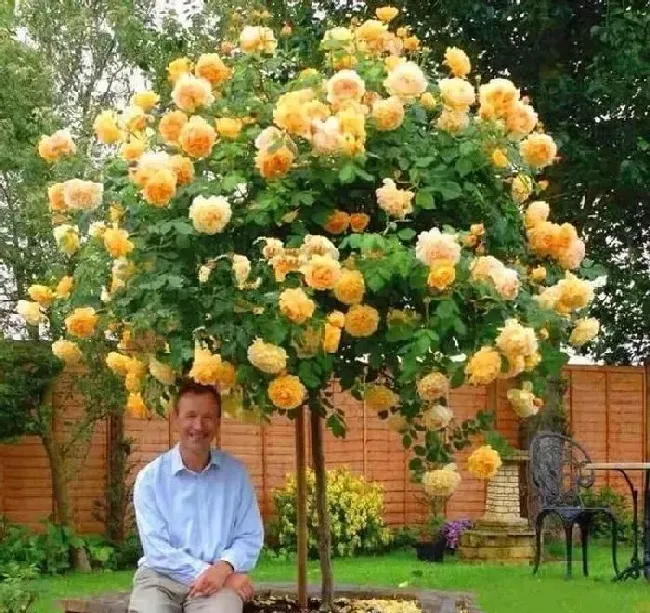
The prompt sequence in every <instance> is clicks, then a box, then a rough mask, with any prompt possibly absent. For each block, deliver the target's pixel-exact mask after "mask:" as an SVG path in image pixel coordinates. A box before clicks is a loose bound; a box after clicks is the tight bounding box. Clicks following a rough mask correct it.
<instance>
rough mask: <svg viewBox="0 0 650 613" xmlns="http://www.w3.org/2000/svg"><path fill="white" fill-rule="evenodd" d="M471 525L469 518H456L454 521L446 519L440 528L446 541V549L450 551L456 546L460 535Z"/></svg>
mask: <svg viewBox="0 0 650 613" xmlns="http://www.w3.org/2000/svg"><path fill="white" fill-rule="evenodd" d="M471 525H472V522H471V520H469V519H457V520H455V521H448V522H447V523H446V524H445V525H444V526H443V528H442V534H443V536H444V537H445V540H446V541H447V549H451V550H452V551H453V550H455V549H457V548H458V543H459V542H460V537H461V535H462V534H463V532H464V531H465V530H467V528H470V527H471Z"/></svg>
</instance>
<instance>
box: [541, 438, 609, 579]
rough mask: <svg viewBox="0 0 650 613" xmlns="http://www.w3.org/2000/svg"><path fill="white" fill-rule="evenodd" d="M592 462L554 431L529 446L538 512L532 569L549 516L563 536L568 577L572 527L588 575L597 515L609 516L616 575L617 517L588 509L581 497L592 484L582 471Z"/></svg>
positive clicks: (589, 474) (589, 473)
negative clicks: (577, 529)
mask: <svg viewBox="0 0 650 613" xmlns="http://www.w3.org/2000/svg"><path fill="white" fill-rule="evenodd" d="M589 462H591V460H590V458H589V455H588V454H587V452H586V451H585V449H584V448H583V447H582V446H581V445H580V444H579V443H577V442H576V441H574V440H573V439H571V438H568V437H566V436H562V435H560V434H556V433H553V432H540V433H538V434H537V435H536V436H535V438H534V439H533V441H532V443H531V445H530V464H529V470H530V483H531V485H532V488H533V494H534V495H535V497H536V499H537V502H538V503H539V510H538V514H537V517H536V519H535V567H534V569H533V573H537V571H538V570H539V564H540V560H541V555H542V551H541V548H542V528H543V524H544V520H545V519H546V518H547V517H548V516H549V515H556V516H557V517H559V518H560V520H561V522H562V525H563V527H564V532H565V536H566V551H567V577H570V576H571V562H572V557H573V555H572V554H573V526H574V525H576V524H577V525H578V526H579V527H580V536H581V540H582V572H583V574H584V575H585V577H587V576H589V566H588V562H587V548H588V542H589V530H590V528H591V525H592V523H593V520H594V518H595V517H596V516H597V515H598V514H603V515H606V516H607V517H609V519H610V520H611V524H612V563H613V565H614V571H615V573H616V575H618V565H617V563H616V537H617V532H618V525H617V522H616V516H615V515H614V513H612V511H611V510H610V509H608V508H604V507H587V506H585V505H584V503H583V502H582V500H581V498H580V491H581V490H582V489H583V488H590V487H591V486H592V485H593V484H594V480H595V476H594V471H593V470H589V469H586V468H585V464H588V463H589Z"/></svg>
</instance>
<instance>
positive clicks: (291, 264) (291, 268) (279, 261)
mask: <svg viewBox="0 0 650 613" xmlns="http://www.w3.org/2000/svg"><path fill="white" fill-rule="evenodd" d="M271 265H272V266H273V273H274V274H275V280H276V281H278V282H282V281H284V280H286V278H287V275H288V274H289V273H290V272H296V271H298V270H300V258H299V257H298V256H297V255H293V254H289V253H279V254H277V255H275V256H273V257H272V258H271Z"/></svg>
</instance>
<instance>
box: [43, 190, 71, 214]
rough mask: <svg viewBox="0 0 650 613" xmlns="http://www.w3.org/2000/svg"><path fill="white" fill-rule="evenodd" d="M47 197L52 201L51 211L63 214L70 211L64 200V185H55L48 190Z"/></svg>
mask: <svg viewBox="0 0 650 613" xmlns="http://www.w3.org/2000/svg"><path fill="white" fill-rule="evenodd" d="M47 197H48V199H49V201H50V211H56V212H57V213H63V212H65V211H67V210H68V207H67V206H66V203H65V200H64V199H63V183H54V185H50V187H48V189H47Z"/></svg>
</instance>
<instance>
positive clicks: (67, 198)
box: [63, 179, 104, 211]
mask: <svg viewBox="0 0 650 613" xmlns="http://www.w3.org/2000/svg"><path fill="white" fill-rule="evenodd" d="M103 195H104V185H103V184H102V183H95V182H94V181H83V180H82V179H70V180H68V181H66V182H65V183H64V184H63V201H64V202H65V204H66V207H68V208H70V209H74V210H76V211H91V210H93V209H96V208H97V207H98V206H99V205H100V204H101V202H102V197H103Z"/></svg>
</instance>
